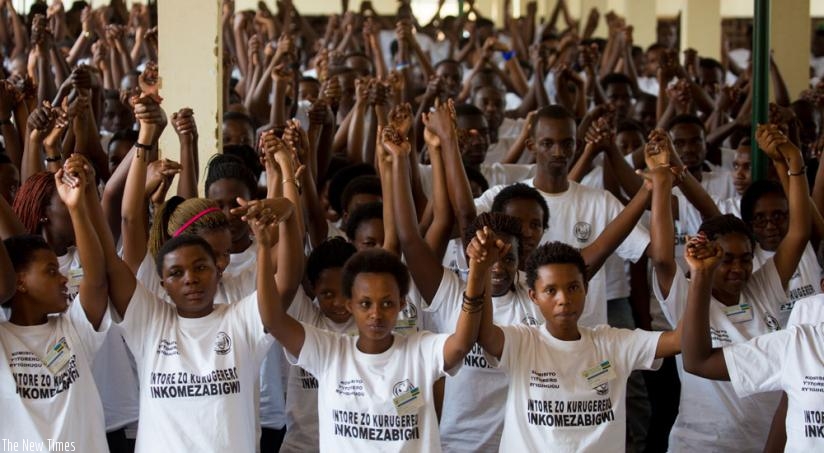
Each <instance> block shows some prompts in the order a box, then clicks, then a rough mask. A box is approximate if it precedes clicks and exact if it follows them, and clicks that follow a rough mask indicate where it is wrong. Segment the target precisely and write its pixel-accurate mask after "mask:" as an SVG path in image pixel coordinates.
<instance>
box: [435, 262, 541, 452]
mask: <svg viewBox="0 0 824 453" xmlns="http://www.w3.org/2000/svg"><path fill="white" fill-rule="evenodd" d="M515 288H516V290H515V291H509V292H507V293H506V294H505V295H503V296H501V297H493V298H492V310H493V311H492V317H493V321H494V322H495V324H497V325H504V326H508V325H528V326H537V325H542V324H543V323H544V317H543V316H542V315H541V312H540V310H538V306H537V305H535V304H534V303H533V302H532V301H531V300H530V299H529V295H528V293H527V289H526V285H525V284H516V285H515ZM465 290H466V283H464V282H462V281H461V280H460V279H459V278H458V276H457V275H455V273H454V272H451V271H449V270H446V269H444V273H443V277H442V278H441V284H440V286H438V291H437V292H436V293H435V296H434V297H433V298H432V303H431V304H430V305H429V307H428V308H426V309H424V315H425V316H426V318H427V322H428V324H427V327H430V328H431V329H432V331H433V332H438V333H452V332H454V331H455V327H456V326H457V324H458V318H459V317H460V314H461V304H462V303H463V292H464V291H465ZM445 385H446V387H445V389H444V399H443V408H442V409H441V444H442V445H443V449H444V451H451V452H458V451H464V452H477V451H494V450H496V449H497V448H498V447H499V445H500V444H501V431H502V430H503V426H504V413H503V409H504V405H505V403H506V389H507V387H508V382H507V378H506V376H505V375H504V372H503V370H500V369H498V368H495V367H494V366H491V365H490V364H489V363H488V362H487V358H486V356H485V354H484V351H483V349H482V348H481V346H480V345H479V344H477V343H476V344H474V345H473V346H472V350H471V351H470V352H469V354H467V356H466V358H464V361H463V368H462V369H461V372H460V373H458V374H457V375H455V376H454V377H449V378H446V384H445Z"/></svg>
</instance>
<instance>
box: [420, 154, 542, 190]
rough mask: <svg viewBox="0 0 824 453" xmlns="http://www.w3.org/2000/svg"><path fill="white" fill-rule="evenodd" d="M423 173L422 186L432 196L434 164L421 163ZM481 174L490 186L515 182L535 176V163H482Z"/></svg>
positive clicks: (421, 172) (421, 173)
mask: <svg viewBox="0 0 824 453" xmlns="http://www.w3.org/2000/svg"><path fill="white" fill-rule="evenodd" d="M419 168H420V175H421V186H422V188H423V191H424V193H426V196H428V197H432V187H433V186H432V184H433V179H432V166H431V165H423V164H420V165H419ZM481 174H482V175H484V178H486V182H488V183H489V187H492V186H496V185H499V184H503V185H507V184H514V183H516V182H518V181H521V180H524V179H527V178H532V177H533V176H535V165H534V164H526V165H524V164H502V163H499V162H496V163H494V164H486V163H484V164H481Z"/></svg>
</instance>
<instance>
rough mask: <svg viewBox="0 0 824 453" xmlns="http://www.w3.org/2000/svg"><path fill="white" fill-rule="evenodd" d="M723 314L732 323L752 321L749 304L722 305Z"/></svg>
mask: <svg viewBox="0 0 824 453" xmlns="http://www.w3.org/2000/svg"><path fill="white" fill-rule="evenodd" d="M724 314H725V315H727V318H729V320H730V321H732V322H734V323H739V322H747V321H752V307H751V306H750V304H736V305H731V306H729V307H724Z"/></svg>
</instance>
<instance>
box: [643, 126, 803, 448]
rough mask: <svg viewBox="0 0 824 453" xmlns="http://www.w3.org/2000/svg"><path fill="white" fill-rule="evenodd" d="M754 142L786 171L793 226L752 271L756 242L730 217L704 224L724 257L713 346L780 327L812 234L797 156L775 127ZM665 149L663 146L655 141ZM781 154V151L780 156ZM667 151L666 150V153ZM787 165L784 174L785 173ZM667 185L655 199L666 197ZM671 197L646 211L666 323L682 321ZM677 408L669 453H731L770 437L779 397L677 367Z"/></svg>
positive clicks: (713, 309)
mask: <svg viewBox="0 0 824 453" xmlns="http://www.w3.org/2000/svg"><path fill="white" fill-rule="evenodd" d="M757 136H758V144H759V146H760V147H761V149H765V150H768V153H769V154H770V155H771V156H774V159H775V161H777V160H778V159H781V161H782V164H783V165H785V166H786V167H789V172H790V175H791V176H790V177H789V191H788V194H789V216H790V221H791V223H792V224H794V225H795V227H794V228H793V229H791V230H790V231H789V232H788V233H787V234H786V235H785V236H784V238H783V239H782V240H781V243H780V245H779V246H778V248H777V250H776V253H775V255H774V256H773V258H771V259H769V260H767V262H766V263H765V264H764V265H763V266H762V267H761V268H760V269H758V271H755V272H753V270H752V267H753V266H752V261H753V245H754V241H753V239H752V236H751V232H750V229H749V228H748V226H747V225H746V224H745V223H744V222H743V221H742V220H741V219H738V218H737V217H735V216H731V215H723V216H716V217H713V218H710V219H708V220H706V221H704V223H703V224H702V225H701V228H700V231H702V232H703V233H705V235H706V237H707V238H708V239H710V240H713V241H717V242H718V244H719V245H720V246H721V247H722V249H723V252H724V259H723V260H722V263H721V266H720V267H719V269H718V271H717V272H716V273H715V274H714V279H713V285H712V303H711V304H710V326H711V327H710V328H709V330H710V332H712V338H713V344H714V345H715V347H721V346H724V345H730V344H735V343H743V342H746V341H748V340H750V339H751V338H754V337H756V336H759V335H763V334H766V333H769V332H772V331H775V330H778V329H780V327H781V323H780V322H779V320H778V318H777V313H778V312H779V308H780V306H781V305H782V304H785V303H786V288H787V284H788V282H789V281H790V279H791V277H792V275H793V274H794V273H795V270H796V268H797V267H798V263H799V259H800V258H801V255H802V253H803V251H804V248H805V247H806V246H807V242H808V238H809V232H810V213H809V201H808V198H809V195H808V188H807V180H806V177H804V175H805V173H804V171H803V165H804V161H803V158H802V157H801V152H800V151H799V150H798V149H797V148H795V147H794V146H792V145H791V144H790V143H789V142H788V141H787V140H786V138H785V137H784V136H783V135H782V134H781V133H780V132H779V131H778V130H777V128H776V127H775V126H773V125H767V126H759V129H758V132H757ZM658 146H659V147H660V148H661V149H667V148H668V147H671V144H669V142H668V140H666V139H665V140H664V141H663V142H660V143H658ZM778 150H780V152H779V151H778ZM670 152H671V150H670ZM784 156H786V157H784ZM786 167H785V168H786ZM671 179H672V178H670V179H669V180H663V181H660V183H661V184H663V185H662V186H661V187H660V191H659V193H661V194H666V193H667V191H668V189H669V187H670V184H671V182H672V181H671ZM671 212H672V211H671V206H670V197H669V196H661V197H656V196H655V193H654V194H653V205H652V221H651V225H652V247H651V248H650V251H651V253H650V257H651V260H652V263H653V266H654V273H653V278H652V282H651V284H652V286H653V292H654V293H655V296H656V298H657V299H658V301H659V302H660V303H661V308H662V310H663V312H664V315H665V316H666V318H667V320H668V321H669V322H670V324H671V325H675V324H677V323H678V322H679V321H680V320H681V318H682V317H683V313H684V310H685V307H686V302H685V300H686V295H687V290H688V287H689V282H688V280H687V277H686V276H685V272H684V270H682V269H680V268H679V267H678V265H676V263H675V258H674V247H673V243H672V237H673V221H672V215H671ZM679 371H680V372H681V373H680V377H681V403H680V408H679V413H678V417H677V419H676V421H675V424H674V425H673V428H672V431H671V433H670V441H669V448H670V450H671V451H675V452H677V451H697V450H702V449H716V448H724V449H736V450H740V451H756V450H757V451H760V450H761V448H762V447H763V445H764V441H765V439H766V436H767V433H768V432H769V426H770V420H771V418H772V415H773V413H774V411H775V407H776V405H777V403H778V399H779V395H778V394H775V393H773V394H761V395H755V396H753V397H750V398H740V397H739V396H737V395H736V393H735V392H734V391H733V388H732V387H731V386H730V385H729V384H726V383H721V382H715V381H711V380H707V379H703V378H701V377H699V376H695V375H692V374H690V373H684V372H683V369H679Z"/></svg>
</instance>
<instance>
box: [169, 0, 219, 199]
mask: <svg viewBox="0 0 824 453" xmlns="http://www.w3.org/2000/svg"><path fill="white" fill-rule="evenodd" d="M157 6H158V14H157V16H158V40H159V42H160V48H159V49H158V60H159V61H158V69H159V72H160V96H162V97H163V109H164V110H165V111H166V114H167V115H168V116H169V120H170V121H171V117H172V113H173V112H176V111H178V110H179V109H181V108H183V107H190V108H191V109H192V110H194V114H195V120H196V121H197V130H198V135H199V139H198V150H199V153H200V155H199V162H200V167H201V168H200V169H199V171H200V173H199V174H200V175H201V177H200V184H201V187H202V184H203V180H204V179H205V177H204V175H205V172H204V171H203V170H204V169H205V167H206V163H207V162H208V161H209V157H210V156H211V155H212V154H214V153H216V152H220V151H221V150H222V137H221V135H222V133H221V129H222V128H221V127H220V126H221V123H222V118H223V105H222V104H223V102H222V101H223V94H222V93H223V91H222V83H223V65H222V62H221V59H222V54H223V37H222V34H221V32H220V31H221V30H220V17H221V0H174V1H160V2H157ZM160 155H161V156H162V157H166V158H169V159H172V160H176V161H178V162H179V161H180V144H179V142H178V139H177V134H175V131H174V129H173V128H172V125H171V124H169V126H168V127H167V128H166V130H165V131H164V132H163V135H162V136H161V137H160ZM169 192H170V193H174V188H173V189H172V190H170V191H169Z"/></svg>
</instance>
